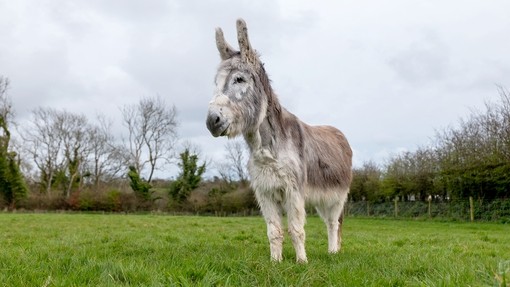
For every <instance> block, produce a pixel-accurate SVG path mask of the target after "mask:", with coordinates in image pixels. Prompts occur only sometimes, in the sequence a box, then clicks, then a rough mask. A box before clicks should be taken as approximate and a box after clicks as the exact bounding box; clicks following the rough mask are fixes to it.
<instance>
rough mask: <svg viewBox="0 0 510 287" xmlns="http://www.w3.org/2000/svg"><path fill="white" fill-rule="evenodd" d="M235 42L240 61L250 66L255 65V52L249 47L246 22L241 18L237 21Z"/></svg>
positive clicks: (256, 58)
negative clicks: (239, 53)
mask: <svg viewBox="0 0 510 287" xmlns="http://www.w3.org/2000/svg"><path fill="white" fill-rule="evenodd" d="M237 41H238V42H239V49H241V59H243V60H244V61H246V62H248V63H251V64H255V63H257V61H258V57H257V52H256V51H255V50H253V48H252V47H251V44H250V40H249V39H248V28H247V27H246V22H244V20H243V19H241V18H239V19H237Z"/></svg>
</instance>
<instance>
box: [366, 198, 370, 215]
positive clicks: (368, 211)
mask: <svg viewBox="0 0 510 287" xmlns="http://www.w3.org/2000/svg"><path fill="white" fill-rule="evenodd" d="M367 216H370V202H369V201H368V200H367Z"/></svg>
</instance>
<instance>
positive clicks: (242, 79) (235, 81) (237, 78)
mask: <svg viewBox="0 0 510 287" xmlns="http://www.w3.org/2000/svg"><path fill="white" fill-rule="evenodd" d="M240 83H244V78H243V77H236V78H235V79H234V84H240Z"/></svg>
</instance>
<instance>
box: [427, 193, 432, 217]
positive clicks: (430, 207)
mask: <svg viewBox="0 0 510 287" xmlns="http://www.w3.org/2000/svg"><path fill="white" fill-rule="evenodd" d="M427 200H428V201H429V218H432V212H431V209H432V196H430V195H429V197H428V198H427Z"/></svg>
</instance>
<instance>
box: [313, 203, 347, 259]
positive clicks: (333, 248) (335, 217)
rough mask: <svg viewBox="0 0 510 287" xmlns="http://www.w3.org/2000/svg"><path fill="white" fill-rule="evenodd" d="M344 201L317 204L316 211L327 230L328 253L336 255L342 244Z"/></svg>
mask: <svg viewBox="0 0 510 287" xmlns="http://www.w3.org/2000/svg"><path fill="white" fill-rule="evenodd" d="M343 207H344V200H339V201H336V202H334V203H332V204H319V205H318V206H317V207H316V209H317V212H318V213H319V215H320V216H321V218H322V220H323V221H324V223H325V224H326V227H327V228H328V251H329V253H337V252H338V251H339V250H340V245H341V243H342V226H341V225H342V223H343Z"/></svg>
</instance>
